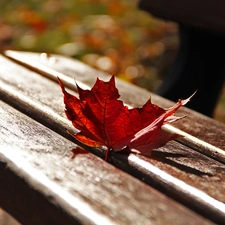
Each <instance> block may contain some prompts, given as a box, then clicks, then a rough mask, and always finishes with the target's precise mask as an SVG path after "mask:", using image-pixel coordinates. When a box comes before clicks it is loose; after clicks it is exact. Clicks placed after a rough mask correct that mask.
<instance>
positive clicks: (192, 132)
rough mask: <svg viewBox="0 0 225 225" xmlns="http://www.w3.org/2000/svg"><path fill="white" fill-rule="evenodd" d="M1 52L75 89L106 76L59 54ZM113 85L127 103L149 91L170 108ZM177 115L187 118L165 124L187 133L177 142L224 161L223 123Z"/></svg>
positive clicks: (123, 85)
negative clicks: (76, 83)
mask: <svg viewBox="0 0 225 225" xmlns="http://www.w3.org/2000/svg"><path fill="white" fill-rule="evenodd" d="M5 55H6V56H7V57H9V58H10V59H14V60H15V61H16V62H17V63H18V62H19V63H22V64H23V65H24V66H26V67H29V68H31V69H32V70H34V71H36V72H38V73H41V74H42V75H44V76H47V77H48V78H50V79H52V80H54V81H56V80H57V79H56V76H61V78H62V79H64V83H65V85H66V86H67V87H68V88H70V89H72V90H74V88H75V85H74V83H75V82H74V79H75V78H76V81H77V82H78V83H79V85H81V87H83V88H86V87H89V86H92V85H93V84H94V82H95V80H96V77H97V76H98V77H99V78H101V79H103V80H107V79H108V75H107V74H105V73H103V72H100V71H97V70H95V69H92V68H90V67H89V66H86V65H85V64H83V63H81V62H79V61H77V60H72V59H70V58H67V57H63V56H54V55H53V56H51V55H46V54H45V53H43V54H37V53H27V52H15V51H6V52H5ZM46 71H48V72H46ZM64 74H66V75H64ZM117 85H118V88H119V90H120V93H121V97H122V99H123V100H124V101H125V103H126V104H128V105H130V106H140V105H142V104H144V103H145V101H146V100H147V99H148V98H149V96H150V94H151V96H152V99H153V102H155V103H157V104H158V105H160V106H163V107H170V106H171V105H172V104H173V103H172V102H171V101H168V100H166V99H165V98H162V97H160V96H158V95H155V94H153V93H149V92H148V91H146V90H144V89H142V88H139V87H137V86H134V85H131V84H129V85H128V84H126V83H124V82H121V81H120V80H117ZM130 88H132V92H130V91H129V89H130ZM180 114H181V115H188V117H187V118H186V119H185V120H181V121H178V122H177V123H175V124H174V125H173V126H171V125H170V126H167V127H166V129H170V130H171V129H172V130H173V129H174V127H175V129H177V128H178V129H180V130H181V135H183V134H182V132H186V133H187V134H184V138H180V139H178V140H177V141H179V142H181V143H183V144H185V145H187V146H189V147H191V148H194V149H196V150H197V151H200V152H201V153H203V154H205V155H208V156H210V157H213V158H215V159H217V160H219V161H221V162H224V163H225V151H224V149H225V125H224V124H221V123H220V122H218V121H215V120H213V119H210V118H208V117H206V116H204V115H202V114H199V113H197V112H195V111H193V110H190V109H188V108H185V107H183V108H182V109H181V110H180ZM178 132H179V130H178ZM192 136H193V137H192ZM204 142H205V143H204Z"/></svg>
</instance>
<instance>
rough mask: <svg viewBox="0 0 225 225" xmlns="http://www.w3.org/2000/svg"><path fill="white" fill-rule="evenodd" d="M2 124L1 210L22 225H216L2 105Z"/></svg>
mask: <svg viewBox="0 0 225 225" xmlns="http://www.w3.org/2000/svg"><path fill="white" fill-rule="evenodd" d="M0 121H1V127H2V129H1V132H2V133H1V134H2V135H1V137H0V144H1V150H0V162H1V164H0V165H2V166H1V167H0V193H1V201H0V206H1V207H3V208H5V209H6V210H7V211H8V212H10V213H11V214H12V215H13V216H15V218H17V219H19V220H20V222H22V223H23V224H34V225H35V224H38V225H39V224H42V225H45V224H46V225H49V224H55V225H57V224H68V225H69V224H83V225H84V224H104V225H107V224H112V225H113V224H120V225H122V224H137V225H138V224H140V225H144V224H146V225H147V224H162V225H163V224H196V225H197V224H211V223H210V222H209V221H207V220H206V219H203V218H201V217H199V216H198V215H196V214H195V213H193V212H192V211H190V210H188V209H187V208H185V207H183V206H182V205H180V204H178V203H176V202H174V201H173V200H171V199H170V198H168V197H166V196H165V195H162V194H161V193H160V192H158V191H156V190H154V189H153V188H151V187H149V186H147V185H145V184H143V183H142V182H140V181H139V180H137V179H134V178H133V177H132V176H130V175H128V174H126V173H124V172H121V171H119V170H118V169H116V168H115V167H113V166H112V165H109V164H107V163H102V160H101V159H100V158H98V157H96V156H94V155H93V154H90V153H88V152H87V151H85V150H84V149H81V148H80V147H78V146H77V145H75V144H74V143H72V142H70V141H68V140H66V139H65V138H63V137H62V136H60V135H59V134H57V133H55V132H53V131H52V130H49V129H48V128H46V127H44V126H43V125H41V124H39V123H37V122H36V121H34V120H32V119H31V118H29V117H27V116H26V115H25V114H22V113H21V112H19V111H17V110H15V109H14V108H12V107H11V106H9V105H7V104H5V103H3V102H0ZM72 149H73V152H74V158H73V159H71V156H72V152H71V150H72ZM3 163H4V166H3Z"/></svg>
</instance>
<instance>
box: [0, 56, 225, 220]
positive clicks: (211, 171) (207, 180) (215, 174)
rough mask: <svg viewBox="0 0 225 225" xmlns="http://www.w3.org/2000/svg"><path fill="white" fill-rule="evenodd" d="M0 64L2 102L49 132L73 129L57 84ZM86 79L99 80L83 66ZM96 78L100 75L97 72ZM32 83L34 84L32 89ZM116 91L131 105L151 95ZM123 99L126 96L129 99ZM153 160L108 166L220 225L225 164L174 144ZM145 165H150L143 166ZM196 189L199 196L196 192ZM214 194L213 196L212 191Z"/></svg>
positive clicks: (123, 160)
mask: <svg viewBox="0 0 225 225" xmlns="http://www.w3.org/2000/svg"><path fill="white" fill-rule="evenodd" d="M36 56H37V55H35V57H36ZM30 57H31V55H30ZM62 59H63V58H60V57H59V59H58V58H56V60H57V66H58V67H60V65H61V66H62V67H63V66H65V65H66V64H67V63H68V61H66V59H65V61H64V60H62ZM0 60H2V64H3V65H6V66H5V68H4V69H3V70H2V74H1V80H2V83H1V85H0V86H1V88H2V90H1V95H2V98H4V100H5V101H7V102H9V103H10V104H12V105H13V106H14V107H17V108H19V109H20V110H21V111H23V112H25V113H27V114H28V115H29V116H33V117H34V118H35V119H36V120H39V121H42V123H44V124H45V125H47V126H49V127H51V129H53V130H56V131H57V132H58V133H60V134H62V135H65V136H66V134H65V130H66V129H72V127H71V125H69V124H68V123H66V122H65V123H64V121H65V115H64V114H63V112H62V108H63V103H62V95H61V92H60V89H59V87H58V84H55V83H54V82H52V81H50V80H48V79H45V78H42V77H40V76H39V75H37V74H35V73H32V72H30V71H28V70H26V69H25V68H23V67H20V66H18V65H15V64H13V65H12V66H10V67H9V66H7V63H9V62H7V60H6V59H5V58H0ZM68 60H69V65H70V68H77V67H75V65H76V63H78V62H76V61H75V64H74V66H73V60H71V59H68ZM13 71H14V72H13ZM15 71H17V73H18V74H20V78H18V80H15V78H13V77H15V75H14V73H15ZM65 71H66V70H65ZM83 72H85V71H83ZM88 72H90V73H88ZM93 72H95V73H93ZM74 74H76V73H74ZM84 74H85V75H84V77H83V80H85V79H86V80H88V77H90V80H88V81H89V83H91V82H92V80H93V82H94V80H95V76H98V74H97V73H96V71H95V70H91V69H90V68H89V67H87V69H86V73H84ZM99 76H103V75H102V74H101V73H100V74H99ZM77 77H78V76H77ZM105 79H106V77H105ZM30 84H32V86H31V85H30ZM118 86H119V90H122V92H123V95H122V98H124V99H125V101H130V102H132V100H131V99H132V98H129V93H132V95H133V96H135V98H136V100H137V99H139V97H140V99H139V101H138V100H137V102H140V101H142V97H143V95H145V93H146V95H147V94H148V96H149V93H148V92H147V91H144V90H143V89H140V88H137V87H134V86H132V85H128V84H125V83H123V82H119V81H118ZM49 87H51V91H47V90H48V89H49ZM120 88H121V89H120ZM131 88H132V91H131ZM136 90H137V91H136ZM27 93H29V96H26V95H27ZM43 93H44V94H43ZM124 93H125V94H124ZM126 96H128V98H127V99H126ZM29 97H30V98H29ZM153 97H154V96H153ZM155 97H156V99H158V100H160V101H159V102H160V103H164V104H167V103H168V102H167V101H166V100H165V101H164V100H163V99H162V98H160V97H158V96H155ZM133 104H135V102H133ZM213 122H214V121H213ZM192 123H193V122H192ZM196 123H197V122H196ZM209 123H211V120H209ZM89 150H90V149H89ZM91 151H93V152H94V153H96V154H98V153H99V154H100V155H102V152H101V151H100V149H95V150H93V149H91ZM154 155H155V156H156V158H155V159H154V158H146V157H142V156H135V155H130V156H128V157H127V155H123V154H118V153H112V154H111V155H110V160H111V163H113V164H115V165H116V166H117V167H119V168H122V169H123V170H126V171H127V172H129V173H131V174H132V175H133V176H136V177H138V178H139V179H141V180H143V181H144V182H146V183H148V184H150V185H152V186H154V187H157V188H159V189H160V190H161V191H163V192H166V193H167V194H168V195H170V196H172V197H173V198H175V199H176V200H179V201H181V202H182V203H183V204H186V205H188V206H189V207H191V208H192V209H194V210H196V211H198V212H200V213H201V214H203V215H204V216H207V217H209V218H210V219H212V220H214V221H215V220H216V221H224V219H225V218H224V209H225V208H224V204H223V203H222V202H224V191H223V190H224V172H223V171H224V164H222V163H219V162H217V161H215V160H212V159H210V158H208V157H206V156H204V155H202V154H199V153H197V152H195V151H193V150H192V149H190V148H188V147H186V146H184V145H180V144H177V143H176V142H174V143H171V144H169V145H167V146H165V147H164V148H161V149H158V150H156V151H155V153H153V156H154ZM146 163H147V165H149V166H146ZM152 165H156V166H157V167H158V168H160V167H161V168H162V170H163V171H166V174H167V175H168V174H170V175H172V176H173V177H172V178H171V176H167V175H166V176H164V175H165V173H164V172H163V171H162V170H160V172H159V170H157V168H156V167H154V166H152ZM162 174H164V175H162ZM161 175H162V176H161ZM173 178H177V179H173ZM179 180H182V181H184V182H185V183H184V184H189V185H184V186H182V185H181V183H179V182H178V181H179ZM182 184H183V183H182ZM218 184H219V185H218ZM193 187H194V188H193ZM187 190H188V191H187ZM198 190H201V191H202V192H198ZM215 190H217V191H216V192H215ZM200 193H203V195H200ZM218 205H219V207H218Z"/></svg>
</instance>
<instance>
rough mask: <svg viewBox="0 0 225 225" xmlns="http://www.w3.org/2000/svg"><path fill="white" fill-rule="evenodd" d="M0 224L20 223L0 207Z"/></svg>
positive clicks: (14, 224)
mask: <svg viewBox="0 0 225 225" xmlns="http://www.w3.org/2000/svg"><path fill="white" fill-rule="evenodd" d="M0 225H20V223H18V222H17V221H16V220H15V219H14V218H13V217H12V216H11V215H9V214H8V213H6V212H5V211H3V210H2V209H1V208H0Z"/></svg>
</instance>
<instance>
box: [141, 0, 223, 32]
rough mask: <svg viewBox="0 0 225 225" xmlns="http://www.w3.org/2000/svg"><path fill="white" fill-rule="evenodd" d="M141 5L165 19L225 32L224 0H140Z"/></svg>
mask: <svg viewBox="0 0 225 225" xmlns="http://www.w3.org/2000/svg"><path fill="white" fill-rule="evenodd" d="M139 6H140V8H142V9H144V10H146V11H148V12H150V13H151V14H153V15H154V16H157V17H160V18H163V19H167V20H173V21H175V22H178V23H181V24H186V25H190V26H192V27H197V28H202V29H205V30H209V31H213V32H217V33H222V34H225V13H224V9H225V2H224V1H223V0H214V1H212V0H211V1H202V0H198V1H195V0H185V1H179V0H173V1H166V0H140V2H139Z"/></svg>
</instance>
